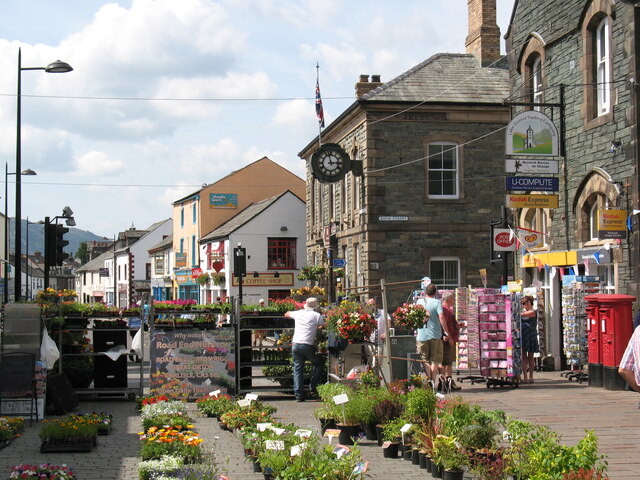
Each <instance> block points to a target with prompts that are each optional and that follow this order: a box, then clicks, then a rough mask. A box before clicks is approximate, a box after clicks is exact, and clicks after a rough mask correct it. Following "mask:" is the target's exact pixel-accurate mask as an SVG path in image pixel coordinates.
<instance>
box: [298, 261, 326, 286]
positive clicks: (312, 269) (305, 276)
mask: <svg viewBox="0 0 640 480" xmlns="http://www.w3.org/2000/svg"><path fill="white" fill-rule="evenodd" d="M326 272H327V269H326V268H324V267H322V266H320V265H306V266H304V267H302V269H301V270H300V273H299V274H298V280H300V281H301V282H304V281H305V280H309V281H311V282H317V281H319V280H320V279H321V278H323V277H324V276H325V275H326Z"/></svg>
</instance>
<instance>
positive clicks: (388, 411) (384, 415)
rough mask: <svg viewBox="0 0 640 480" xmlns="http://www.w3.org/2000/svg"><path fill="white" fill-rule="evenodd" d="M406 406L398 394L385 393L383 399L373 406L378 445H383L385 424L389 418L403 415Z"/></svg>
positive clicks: (393, 418)
mask: <svg viewBox="0 0 640 480" xmlns="http://www.w3.org/2000/svg"><path fill="white" fill-rule="evenodd" d="M403 410H404V406H403V404H402V402H401V401H400V399H399V398H398V397H397V396H396V395H391V394H387V395H385V394H383V395H382V399H381V400H380V401H379V402H378V404H377V405H376V406H375V407H373V414H374V417H375V422H376V431H377V436H378V445H382V438H383V432H382V430H383V426H384V424H386V423H387V422H389V420H395V419H396V418H398V417H400V415H402V412H403Z"/></svg>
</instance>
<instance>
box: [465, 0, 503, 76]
mask: <svg viewBox="0 0 640 480" xmlns="http://www.w3.org/2000/svg"><path fill="white" fill-rule="evenodd" d="M467 8H468V17H469V34H468V35H467V40H466V42H465V46H466V47H467V53H472V54H473V55H475V57H476V58H477V59H478V61H479V62H480V64H481V65H482V66H483V67H485V66H487V65H489V64H491V63H493V62H495V61H496V60H498V59H499V58H500V27H498V25H497V23H496V0H467Z"/></svg>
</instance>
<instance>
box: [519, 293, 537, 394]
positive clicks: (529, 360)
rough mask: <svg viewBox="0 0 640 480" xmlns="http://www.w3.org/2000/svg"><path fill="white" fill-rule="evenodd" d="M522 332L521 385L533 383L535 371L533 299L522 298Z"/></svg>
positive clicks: (535, 329) (535, 336)
mask: <svg viewBox="0 0 640 480" xmlns="http://www.w3.org/2000/svg"><path fill="white" fill-rule="evenodd" d="M520 322H521V327H520V331H521V332H522V334H521V337H522V383H533V370H534V369H535V359H534V358H533V354H534V353H538V352H539V351H540V348H539V346H538V314H537V313H536V311H535V310H534V309H533V297H532V296H530V295H527V296H525V297H522V311H521V313H520Z"/></svg>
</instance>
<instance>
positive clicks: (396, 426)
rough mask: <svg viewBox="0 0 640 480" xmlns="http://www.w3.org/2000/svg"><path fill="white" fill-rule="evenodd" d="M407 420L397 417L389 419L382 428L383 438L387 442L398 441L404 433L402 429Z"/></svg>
mask: <svg viewBox="0 0 640 480" xmlns="http://www.w3.org/2000/svg"><path fill="white" fill-rule="evenodd" d="M405 423H407V421H406V420H405V419H403V418H396V419H393V420H389V421H388V422H386V423H385V424H384V426H383V429H382V438H383V439H384V440H385V441H386V442H398V441H400V438H401V437H402V433H401V432H400V429H401V428H402V427H403V426H404V424H405Z"/></svg>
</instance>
